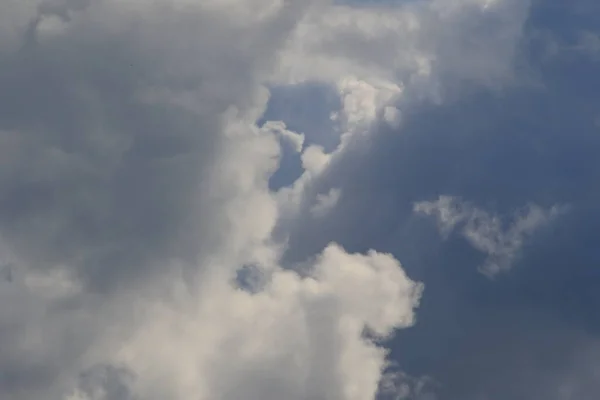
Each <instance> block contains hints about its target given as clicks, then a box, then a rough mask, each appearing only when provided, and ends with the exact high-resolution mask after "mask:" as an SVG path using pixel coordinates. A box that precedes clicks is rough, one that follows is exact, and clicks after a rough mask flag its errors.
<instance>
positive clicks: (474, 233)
mask: <svg viewBox="0 0 600 400" xmlns="http://www.w3.org/2000/svg"><path fill="white" fill-rule="evenodd" d="M414 211H415V212H416V213H418V214H424V215H427V216H432V217H434V218H435V219H436V220H437V222H438V227H439V230H440V233H441V234H442V235H443V236H444V237H447V236H448V235H450V234H451V233H452V232H453V231H454V230H456V229H457V225H462V229H461V232H460V233H461V235H462V236H463V237H464V238H465V239H466V240H467V241H468V242H469V243H470V244H471V245H472V246H473V247H474V248H476V249H477V250H479V251H481V252H482V253H484V254H485V255H486V260H485V261H484V264H483V265H481V266H480V267H479V269H480V271H481V272H482V273H484V274H485V275H487V276H489V277H493V276H494V275H496V274H498V273H500V272H503V271H506V270H508V269H510V267H511V266H512V263H513V261H514V259H515V257H517V256H518V254H519V251H520V249H521V247H522V246H523V245H524V242H525V241H526V240H527V238H528V237H529V236H531V235H532V234H534V233H535V231H536V230H538V229H539V228H540V227H542V226H544V225H546V224H548V223H549V222H551V220H552V219H554V217H556V215H557V214H558V213H560V207H556V206H555V207H552V208H551V209H549V210H544V209H542V208H540V207H538V206H536V205H529V206H528V207H525V208H524V209H523V210H521V211H520V212H519V213H517V214H516V215H515V216H513V218H512V219H513V220H512V221H511V222H510V224H509V225H508V226H506V224H504V223H502V220H501V219H500V218H499V217H498V216H493V215H490V214H488V213H487V212H485V211H483V210H480V209H478V208H475V207H473V206H471V205H470V204H465V203H463V202H461V201H460V200H459V199H456V198H452V197H449V196H440V197H439V198H438V199H437V200H436V201H422V202H418V203H415V205H414Z"/></svg>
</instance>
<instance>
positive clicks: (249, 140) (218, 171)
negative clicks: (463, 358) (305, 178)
mask: <svg viewBox="0 0 600 400" xmlns="http://www.w3.org/2000/svg"><path fill="white" fill-rule="evenodd" d="M323 7H332V6H331V5H327V4H325V2H320V1H309V2H306V1H285V2H284V1H271V0H258V1H242V0H236V1H230V2H223V1H215V2H213V1H210V2H200V3H196V2H190V1H152V2H151V1H136V2H129V3H127V4H122V3H118V2H114V1H112V0H102V1H99V2H85V1H54V2H53V1H28V2H16V1H9V2H4V3H3V4H2V5H1V6H0V15H1V17H0V25H1V29H2V42H1V44H0V45H1V46H0V65H1V67H0V89H1V92H2V95H0V108H1V109H2V111H1V112H0V141H1V144H2V146H1V150H0V151H1V152H2V154H1V156H2V161H0V163H1V165H0V166H1V168H0V174H1V176H0V191H1V192H2V197H1V199H0V238H1V243H2V248H3V253H2V258H3V261H6V263H10V267H7V268H8V269H7V271H10V273H9V274H8V275H7V276H9V277H10V279H7V281H6V282H2V283H1V285H2V287H1V288H0V296H2V298H3V301H2V305H1V306H0V332H1V335H0V341H1V342H0V343H1V344H0V348H1V349H2V350H1V352H2V357H1V361H0V395H1V396H2V397H3V398H7V399H11V400H12V399H38V398H39V399H41V398H44V399H56V400H64V399H67V398H68V399H86V400H88V399H89V400H122V399H144V400H145V399H154V398H156V399H158V398H164V397H169V398H174V399H182V400H187V399H190V398H198V397H200V398H223V399H228V398H239V397H241V396H245V397H249V398H257V399H258V398H261V399H269V398H272V399H275V398H281V397H291V398H297V399H305V398H308V397H311V398H312V397H321V398H325V399H340V400H342V399H357V400H358V399H360V400H362V399H372V398H374V397H375V394H376V392H377V388H378V385H379V380H380V378H381V374H382V370H383V369H384V368H386V365H387V361H386V354H387V351H386V350H385V349H384V348H383V347H380V346H379V345H377V344H375V342H374V341H373V338H372V337H371V336H369V335H375V336H376V337H387V336H388V335H391V334H392V333H393V332H394V330H395V329H396V328H401V327H407V326H410V325H412V323H413V319H414V317H413V309H414V308H415V307H416V306H417V304H418V301H419V298H420V293H421V285H420V284H417V283H414V282H413V281H411V280H410V279H409V278H408V277H407V276H406V275H405V274H404V272H403V270H402V268H401V267H400V265H399V263H398V262H397V261H396V260H395V259H394V258H393V257H392V256H390V255H386V254H380V253H376V252H370V253H368V254H367V255H360V254H348V253H346V252H345V251H344V250H343V249H342V248H341V247H338V246H336V245H331V246H330V247H328V248H327V249H326V250H325V251H324V252H322V254H321V255H320V256H318V257H317V259H316V261H314V263H313V266H312V267H311V268H308V269H306V270H304V271H303V274H307V275H306V276H304V275H302V276H301V275H299V273H297V272H293V271H286V270H284V269H282V267H281V266H280V263H279V258H280V255H281V252H282V245H281V244H278V243H275V242H274V241H273V238H272V231H273V228H274V226H275V225H276V222H277V220H278V218H279V215H280V213H281V207H283V206H284V205H285V204H281V202H280V201H279V199H278V198H277V197H276V196H275V194H274V193H272V192H271V191H270V190H269V187H268V181H269V177H270V176H271V175H272V174H273V172H274V171H275V169H276V168H277V166H278V160H279V158H280V157H281V149H280V144H279V142H280V141H285V142H288V143H290V144H292V145H293V146H294V147H295V149H296V150H297V151H301V150H302V146H303V137H302V135H300V134H298V133H295V132H293V131H290V130H287V129H286V127H285V125H284V124H282V123H280V122H277V121H274V122H269V123H267V124H265V125H264V126H262V127H259V126H257V124H256V122H257V120H258V119H259V118H260V117H261V115H262V114H263V112H264V110H265V107H266V104H267V101H268V98H269V92H268V90H267V88H266V86H265V83H268V82H270V81H271V82H273V81H275V80H276V79H275V78H274V77H275V75H274V73H275V72H277V71H278V70H279V68H280V66H279V62H280V60H281V59H282V49H284V48H286V46H287V43H288V39H289V38H291V37H292V35H294V34H295V33H294V32H296V30H297V26H298V24H299V23H301V21H303V20H304V18H305V16H306V15H308V14H310V13H314V12H317V11H315V10H319V9H322V8H323ZM327 9H328V10H329V12H331V9H330V8H327ZM342 72H343V73H346V71H342ZM310 154H311V152H310V151H308V152H305V153H303V158H305V159H306V163H307V164H306V165H307V168H309V169H311V170H314V171H316V170H318V169H319V168H320V167H319V161H318V157H317V155H318V154H317V153H314V157H312V158H311V157H310V156H309V155H310ZM331 197H332V198H333V197H335V196H333V194H332V196H331ZM328 200H331V199H324V200H323V203H324V204H323V206H324V207H326V205H327V204H329V203H331V201H328ZM325 203H327V204H325ZM313 255H314V254H313ZM246 265H255V266H256V267H257V269H258V271H259V272H260V273H261V274H263V275H264V277H265V279H266V281H265V284H264V285H263V287H262V289H261V290H259V291H258V292H257V293H249V292H246V291H244V290H242V289H240V288H238V287H237V286H236V284H235V276H236V273H237V271H238V270H239V269H240V268H243V267H244V266H246ZM365 329H366V330H367V331H368V332H369V335H366V334H365Z"/></svg>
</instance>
